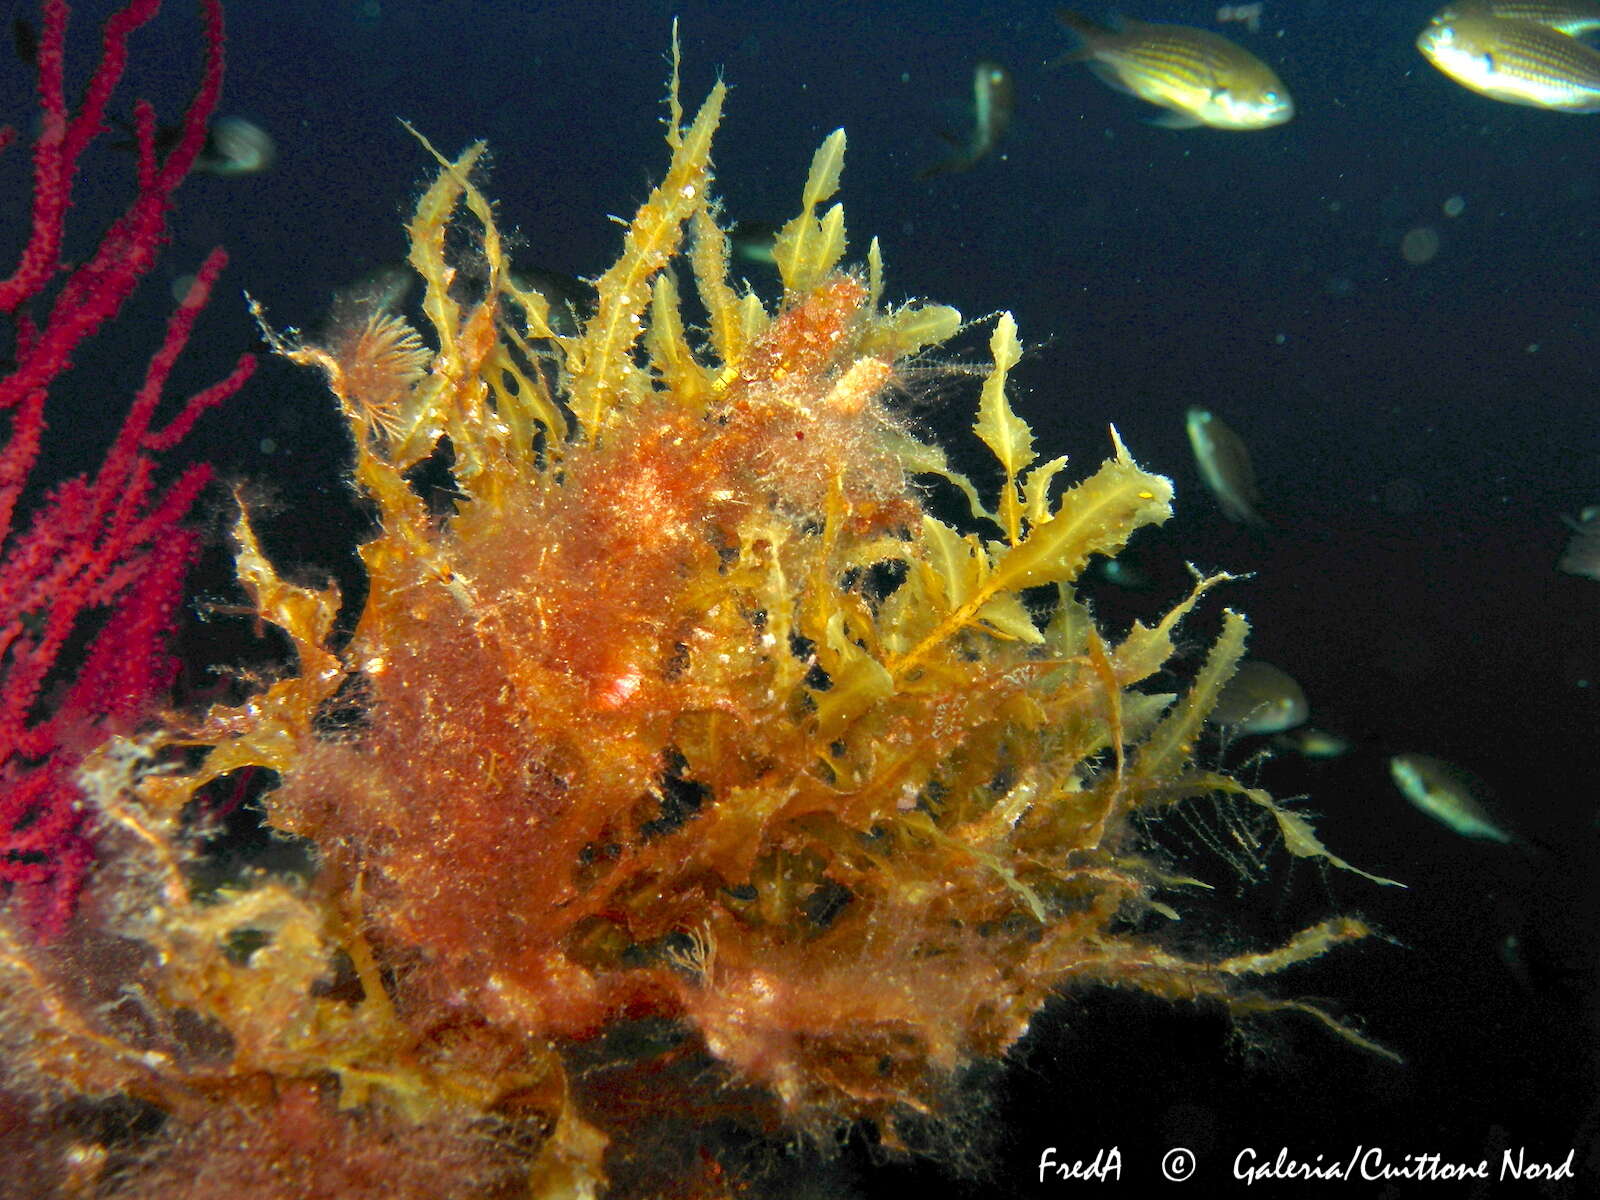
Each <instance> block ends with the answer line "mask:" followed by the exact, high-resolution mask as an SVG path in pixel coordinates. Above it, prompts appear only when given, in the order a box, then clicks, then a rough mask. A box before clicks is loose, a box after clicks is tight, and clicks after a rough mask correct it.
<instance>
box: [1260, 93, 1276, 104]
mask: <svg viewBox="0 0 1600 1200" xmlns="http://www.w3.org/2000/svg"><path fill="white" fill-rule="evenodd" d="M1261 98H1262V99H1263V100H1265V101H1266V102H1267V103H1268V104H1276V103H1277V102H1278V93H1277V92H1266V93H1265V94H1263V95H1262V97H1261Z"/></svg>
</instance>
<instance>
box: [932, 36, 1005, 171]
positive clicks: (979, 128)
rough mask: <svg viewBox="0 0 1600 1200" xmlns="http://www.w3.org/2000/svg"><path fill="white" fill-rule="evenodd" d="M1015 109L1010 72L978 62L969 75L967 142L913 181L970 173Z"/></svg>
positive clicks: (990, 150) (994, 143)
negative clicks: (969, 99)
mask: <svg viewBox="0 0 1600 1200" xmlns="http://www.w3.org/2000/svg"><path fill="white" fill-rule="evenodd" d="M1016 108H1017V95H1016V86H1015V85H1014V84H1013V83H1012V82H1011V72H1010V71H1008V70H1006V69H1005V68H1004V67H1002V66H1001V65H1000V64H999V63H997V62H989V61H988V60H985V61H983V62H980V63H979V64H978V66H977V69H976V70H975V71H974V72H973V75H972V129H971V132H970V135H969V136H968V138H967V141H966V142H965V144H960V145H958V146H957V149H956V152H955V153H954V154H953V155H951V156H950V157H949V158H947V159H945V160H943V161H942V162H937V163H934V164H933V166H931V167H929V168H927V169H926V170H925V171H922V172H920V173H919V174H918V175H917V178H918V179H931V178H933V177H934V176H935V175H945V174H948V173H950V172H952V171H970V170H971V169H972V168H973V167H975V166H976V165H977V164H978V163H979V162H981V161H983V160H984V159H985V158H987V157H988V156H989V155H990V154H991V153H993V152H994V148H995V147H996V146H997V145H999V143H1000V139H1001V138H1002V137H1004V136H1005V132H1006V130H1007V129H1009V128H1011V117H1012V114H1013V113H1014V112H1016ZM952 140H953V139H952Z"/></svg>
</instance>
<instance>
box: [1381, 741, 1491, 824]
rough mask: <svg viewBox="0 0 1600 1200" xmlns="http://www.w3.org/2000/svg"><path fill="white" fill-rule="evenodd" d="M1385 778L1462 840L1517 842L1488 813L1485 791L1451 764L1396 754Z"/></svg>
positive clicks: (1479, 783)
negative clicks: (1390, 779)
mask: <svg viewBox="0 0 1600 1200" xmlns="http://www.w3.org/2000/svg"><path fill="white" fill-rule="evenodd" d="M1389 775H1390V777H1391V778H1393V780H1394V782H1395V786H1396V787H1398V788H1399V789H1400V792H1401V794H1402V795H1404V796H1405V798H1406V799H1407V800H1409V801H1411V803H1412V804H1414V805H1416V806H1417V807H1418V808H1419V809H1421V810H1422V811H1423V812H1425V813H1427V814H1428V815H1429V816H1430V817H1432V818H1433V819H1434V820H1435V821H1438V822H1439V823H1441V824H1442V825H1445V826H1448V827H1449V828H1450V829H1453V830H1454V831H1455V832H1457V833H1459V834H1460V835H1461V836H1462V837H1469V838H1482V839H1483V840H1485V841H1490V842H1500V843H1502V844H1504V845H1508V846H1509V845H1515V844H1518V843H1519V841H1520V839H1518V838H1517V836H1516V835H1515V834H1513V833H1511V832H1509V831H1508V830H1507V829H1506V828H1505V827H1504V826H1503V825H1501V824H1500V823H1499V822H1498V821H1497V820H1496V819H1495V818H1494V817H1493V816H1492V815H1491V814H1490V812H1489V809H1488V807H1487V805H1486V803H1485V800H1486V798H1487V796H1488V789H1487V788H1486V787H1485V786H1484V785H1483V783H1482V782H1481V781H1479V780H1478V779H1477V778H1476V777H1474V776H1472V775H1469V774H1468V773H1467V772H1465V771H1463V770H1462V769H1461V768H1460V767H1458V766H1456V765H1455V764H1454V763H1447V762H1445V761H1444V760H1443V759H1438V758H1434V757H1433V756H1432V755H1429V754H1396V755H1395V756H1394V757H1393V758H1391V759H1390V760H1389Z"/></svg>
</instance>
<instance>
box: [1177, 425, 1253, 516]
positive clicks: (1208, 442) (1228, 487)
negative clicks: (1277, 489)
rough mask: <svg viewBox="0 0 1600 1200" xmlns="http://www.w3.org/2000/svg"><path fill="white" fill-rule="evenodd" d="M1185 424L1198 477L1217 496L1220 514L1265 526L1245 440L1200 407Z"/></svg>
mask: <svg viewBox="0 0 1600 1200" xmlns="http://www.w3.org/2000/svg"><path fill="white" fill-rule="evenodd" d="M1185 427H1186V428H1187V430H1188V433H1189V445H1190V447H1191V448H1192V449H1193V450H1194V462H1195V466H1197V467H1199V468H1200V478H1201V479H1203V480H1205V484H1206V487H1208V488H1209V489H1211V494H1212V495H1213V496H1215V497H1216V498H1217V503H1218V504H1219V505H1220V506H1221V507H1222V515H1223V516H1225V517H1227V518H1228V520H1230V521H1237V522H1239V523H1240V524H1242V525H1265V524H1266V523H1267V522H1266V520H1265V518H1263V517H1262V515H1261V513H1260V511H1259V509H1260V506H1261V492H1260V490H1259V489H1258V488H1257V487H1256V472H1255V468H1254V467H1253V466H1251V465H1250V451H1249V450H1248V449H1247V448H1246V446H1245V444H1244V439H1243V438H1241V437H1240V436H1239V435H1238V434H1237V433H1235V432H1234V431H1233V430H1232V429H1231V428H1229V426H1228V425H1227V424H1226V423H1224V421H1223V420H1222V418H1221V417H1218V416H1214V415H1213V414H1211V413H1209V412H1207V411H1206V410H1205V409H1203V408H1191V409H1190V410H1189V414H1188V419H1187V420H1186V422H1185Z"/></svg>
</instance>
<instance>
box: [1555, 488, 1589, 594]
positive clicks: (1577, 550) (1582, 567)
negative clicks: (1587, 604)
mask: <svg viewBox="0 0 1600 1200" xmlns="http://www.w3.org/2000/svg"><path fill="white" fill-rule="evenodd" d="M1561 519H1562V520H1563V521H1565V522H1566V523H1567V524H1568V525H1570V526H1571V527H1572V538H1571V540H1570V541H1568V542H1567V549H1566V553H1564V554H1563V555H1562V556H1561V561H1560V562H1558V563H1557V564H1556V569H1557V570H1560V571H1565V572H1566V573H1567V574H1568V575H1582V576H1583V577H1584V578H1585V579H1593V580H1596V581H1600V504H1591V505H1590V506H1589V507H1588V508H1586V509H1584V510H1583V511H1582V512H1580V513H1579V514H1578V519H1577V520H1576V521H1574V520H1573V519H1572V518H1570V517H1562V518H1561Z"/></svg>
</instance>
